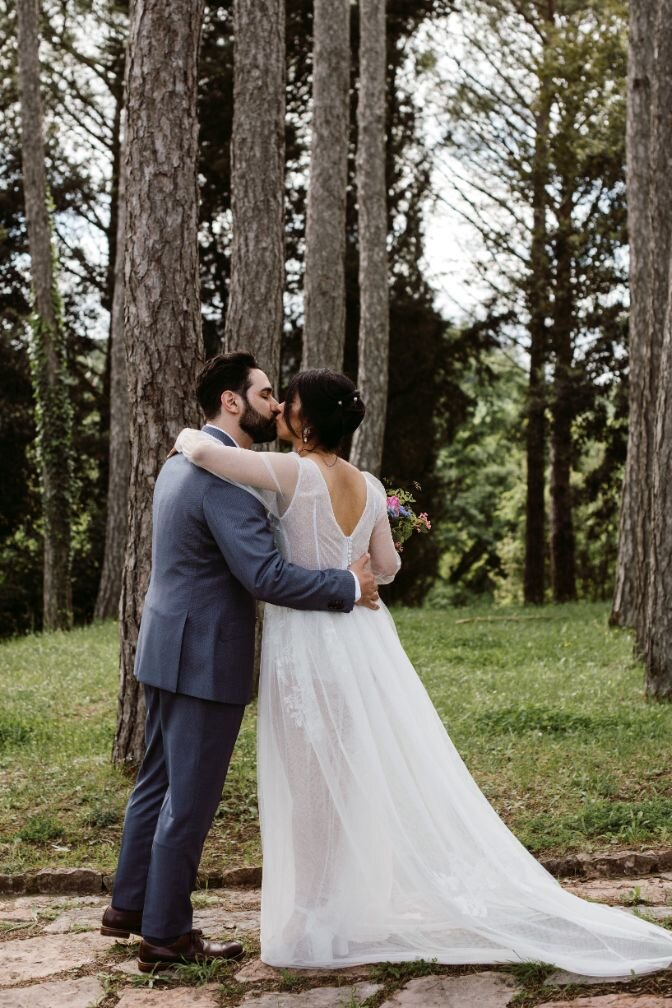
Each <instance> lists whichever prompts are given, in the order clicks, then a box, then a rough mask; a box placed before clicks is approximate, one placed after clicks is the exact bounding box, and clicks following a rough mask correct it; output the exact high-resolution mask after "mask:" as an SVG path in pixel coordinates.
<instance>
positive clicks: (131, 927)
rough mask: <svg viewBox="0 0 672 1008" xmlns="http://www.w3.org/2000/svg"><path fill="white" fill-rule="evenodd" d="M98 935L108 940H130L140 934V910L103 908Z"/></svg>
mask: <svg viewBox="0 0 672 1008" xmlns="http://www.w3.org/2000/svg"><path fill="white" fill-rule="evenodd" d="M100 933H101V934H103V935H107V936H108V937H109V938H130V937H131V935H132V934H136V935H141V934H142V910H115V909H114V907H113V906H108V907H106V908H105V912H104V913H103V920H102V924H101V928H100Z"/></svg>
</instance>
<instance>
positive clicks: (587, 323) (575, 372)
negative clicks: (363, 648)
mask: <svg viewBox="0 0 672 1008" xmlns="http://www.w3.org/2000/svg"><path fill="white" fill-rule="evenodd" d="M625 15H626V9H625V5H624V4H623V3H622V2H621V0H609V2H608V3H605V4H601V5H599V6H598V5H597V4H596V3H595V2H594V0H580V2H578V3H577V2H575V0H544V2H543V3H529V4H528V3H522V4H521V3H517V2H513V0H483V2H481V0H474V2H473V3H472V4H470V5H469V7H468V8H465V9H464V10H463V12H462V13H461V17H462V24H461V37H462V46H461V48H460V49H459V51H458V52H457V53H456V56H455V58H454V61H453V65H454V69H453V71H452V72H451V78H452V79H451V88H452V100H451V101H450V111H451V113H452V114H451V119H452V125H451V132H450V135H449V137H448V139H449V143H450V147H451V149H452V151H454V153H455V155H456V158H457V161H458V163H459V167H458V169H457V170H456V171H454V173H453V175H452V178H451V181H452V182H453V185H454V188H455V191H456V193H457V198H456V204H457V208H458V209H459V210H460V212H462V214H463V216H464V217H465V218H466V219H467V220H468V221H469V222H470V223H471V224H472V225H473V226H474V228H475V229H476V231H477V232H478V233H479V235H480V238H481V240H482V243H483V248H484V250H485V252H486V255H485V256H484V257H483V259H482V261H481V263H480V264H479V267H478V268H479V270H480V274H481V278H482V279H483V280H485V282H486V283H487V284H488V286H489V287H490V289H491V291H492V315H493V318H498V319H499V320H500V334H501V335H500V338H502V339H503V340H507V341H509V340H510V341H511V342H512V343H513V344H514V345H516V346H520V345H521V344H522V345H523V346H524V347H525V349H526V350H527V352H528V359H529V395H528V402H527V405H526V410H525V412H526V428H527V429H526V435H527V463H528V465H527V479H528V486H527V507H526V511H527V530H526V554H527V555H526V561H525V568H526V569H525V598H526V600H527V601H528V602H541V601H543V598H544V567H545V555H546V544H545V542H544V538H543V537H544V527H545V515H544V508H545V505H544V483H545V473H544V469H545V458H546V454H547V444H546V442H547V440H548V436H549V434H550V449H551V451H550V463H551V487H550V489H551V523H550V531H551V535H550V555H551V578H552V589H553V597H554V598H555V599H556V600H557V601H567V600H569V599H572V598H574V597H575V595H576V583H575V580H576V579H575V548H576V547H575V535H574V528H573V526H574V518H573V509H574V505H575V494H574V492H573V488H572V484H571V477H572V473H573V471H575V469H576V464H577V454H576V445H575V443H574V437H575V434H574V432H575V426H576V421H577V419H578V418H579V416H580V414H581V413H582V412H585V411H586V410H588V409H590V408H592V404H594V402H595V400H596V398H597V397H598V396H599V394H600V393H599V392H598V384H599V382H601V381H604V380H605V379H608V376H609V375H610V374H613V373H617V372H618V366H617V362H616V358H617V355H618V353H619V350H620V348H618V347H617V341H618V339H620V335H621V334H620V320H619V319H618V317H617V316H615V315H614V313H613V311H612V307H613V305H614V292H617V293H618V295H619V296H620V297H621V298H622V299H624V298H625V285H624V277H623V275H622V274H623V271H622V265H621V264H622V262H623V258H624V257H623V256H622V255H620V256H619V254H618V253H619V250H620V249H622V247H623V246H624V244H625V232H624V227H623V201H624V197H623V194H624V177H623V176H624V172H623V167H624V165H623V159H624V150H623V143H622V131H623V130H622V127H623V122H622V118H623V113H624V94H623V87H622V84H623V76H624V48H623V27H624V23H625ZM606 68H608V71H607V69H606ZM588 137H590V140H589V141H588V139H587V138H588ZM463 168H464V169H466V170H462V169H463ZM523 326H524V333H523ZM605 347H610V349H611V353H610V355H609V354H607V355H606V356H605V354H604V348H605ZM608 356H610V359H611V364H610V363H609V361H608V360H607V357H608ZM598 362H599V363H600V364H601V365H602V367H603V371H602V374H601V375H599V374H598V372H597V371H596V367H595V366H596V364H597V363H598ZM589 386H590V388H589ZM549 414H550V424H549V423H547V416H548V415H549Z"/></svg>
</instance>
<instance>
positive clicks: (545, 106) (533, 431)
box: [523, 63, 552, 605]
mask: <svg viewBox="0 0 672 1008" xmlns="http://www.w3.org/2000/svg"><path fill="white" fill-rule="evenodd" d="M540 70H541V72H540V75H539V78H540V88H539V92H538V95H537V100H536V105H535V107H534V108H533V122H534V142H533V155H532V171H531V176H532V177H531V185H530V197H531V209H532V233H531V235H530V245H529V248H530V258H529V269H528V271H527V282H526V289H525V298H526V302H527V309H528V312H529V319H530V321H529V324H528V331H529V351H530V362H529V368H528V386H527V402H526V404H525V454H526V463H527V478H526V485H525V573H524V580H523V597H524V599H525V602H527V603H528V604H530V605H541V604H542V603H543V601H544V594H545V581H546V576H545V570H546V500H545V490H546V376H545V367H546V361H547V358H548V333H547V331H546V320H547V318H548V314H549V282H550V264H549V255H548V248H547V242H548V223H547V219H548V176H549V160H548V141H549V119H550V114H551V97H552V96H551V81H550V74H549V72H548V70H547V69H546V67H545V66H544V64H543V63H542V64H541V67H540Z"/></svg>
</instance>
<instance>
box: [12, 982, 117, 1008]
mask: <svg viewBox="0 0 672 1008" xmlns="http://www.w3.org/2000/svg"><path fill="white" fill-rule="evenodd" d="M104 997H105V991H104V990H103V987H102V986H101V984H100V981H99V980H98V979H97V978H96V977H80V978H79V979H77V980H52V981H50V982H49V983H41V984H33V986H32V987H21V988H20V989H19V990H16V989H14V990H4V991H0V1008H93V1005H97V1004H98V1002H99V1001H101V1000H102V999H103V998H104Z"/></svg>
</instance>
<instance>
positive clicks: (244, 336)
mask: <svg viewBox="0 0 672 1008" xmlns="http://www.w3.org/2000/svg"><path fill="white" fill-rule="evenodd" d="M284 181H285V4H284V0H261V2H260V0H235V3H234V87H233V133H232V137H231V210H232V214H233V241H232V245H231V267H230V269H231V282H230V287H229V303H228V309H227V313H226V329H225V333H224V344H225V347H226V349H228V350H234V349H236V348H241V347H242V348H245V349H247V350H249V351H250V352H251V353H253V354H254V355H255V356H256V357H257V358H258V360H259V363H260V365H261V366H262V367H263V368H264V370H265V371H266V372H267V374H268V375H269V377H270V378H271V381H272V382H273V384H274V385H275V386H277V383H278V381H279V378H280V344H281V339H282V319H283V288H284V277H285V261H284Z"/></svg>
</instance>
